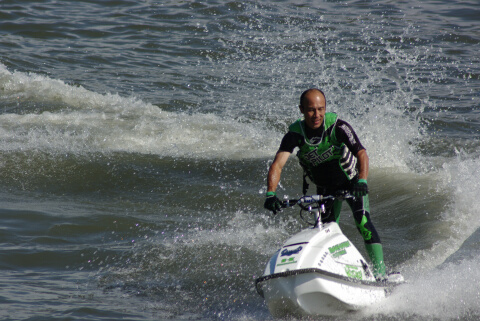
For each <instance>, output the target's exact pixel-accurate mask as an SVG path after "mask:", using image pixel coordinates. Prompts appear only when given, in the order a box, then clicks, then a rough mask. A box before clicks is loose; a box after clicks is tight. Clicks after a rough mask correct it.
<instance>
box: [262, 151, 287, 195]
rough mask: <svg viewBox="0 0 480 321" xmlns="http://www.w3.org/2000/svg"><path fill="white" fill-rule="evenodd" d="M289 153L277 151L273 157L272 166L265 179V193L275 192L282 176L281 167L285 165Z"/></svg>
mask: <svg viewBox="0 0 480 321" xmlns="http://www.w3.org/2000/svg"><path fill="white" fill-rule="evenodd" d="M290 154H291V153H290V152H285V151H280V150H279V151H278V152H277V155H275V159H274V160H273V163H272V165H270V169H269V170H268V178H267V192H275V191H276V190H277V186H278V183H279V182H280V176H281V174H282V169H283V166H285V164H286V163H287V160H288V157H289V156H290Z"/></svg>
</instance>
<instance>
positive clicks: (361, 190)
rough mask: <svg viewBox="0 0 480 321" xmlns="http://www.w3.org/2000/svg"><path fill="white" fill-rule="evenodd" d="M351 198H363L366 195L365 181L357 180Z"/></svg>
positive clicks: (366, 186)
mask: <svg viewBox="0 0 480 321" xmlns="http://www.w3.org/2000/svg"><path fill="white" fill-rule="evenodd" d="M352 193H353V196H355V197H363V196H365V195H367V194H368V185H367V180H366V179H359V180H358V181H357V182H356V183H355V185H353V189H352Z"/></svg>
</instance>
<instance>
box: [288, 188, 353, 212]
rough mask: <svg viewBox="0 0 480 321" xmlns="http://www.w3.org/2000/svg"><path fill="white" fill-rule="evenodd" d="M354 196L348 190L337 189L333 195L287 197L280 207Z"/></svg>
mask: <svg viewBox="0 0 480 321" xmlns="http://www.w3.org/2000/svg"><path fill="white" fill-rule="evenodd" d="M354 197H355V196H353V195H352V194H350V191H338V192H337V193H335V195H306V196H302V197H300V198H298V199H289V200H285V201H282V208H287V207H293V206H295V205H299V206H300V207H302V205H303V204H312V203H319V202H325V201H328V200H335V199H341V200H344V199H349V198H354Z"/></svg>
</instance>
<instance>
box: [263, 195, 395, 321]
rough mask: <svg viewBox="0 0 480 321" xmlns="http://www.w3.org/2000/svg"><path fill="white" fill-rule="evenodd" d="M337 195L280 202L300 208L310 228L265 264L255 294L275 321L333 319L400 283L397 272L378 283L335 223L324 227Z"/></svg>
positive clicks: (314, 196)
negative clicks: (282, 320) (278, 320)
mask: <svg viewBox="0 0 480 321" xmlns="http://www.w3.org/2000/svg"><path fill="white" fill-rule="evenodd" d="M353 197H354V196H353V195H350V194H349V193H348V192H342V193H339V194H338V195H335V196H333V195H326V196H324V195H311V196H303V197H301V198H300V199H297V200H287V201H284V202H283V207H284V208H286V207H291V206H295V205H297V206H299V207H300V208H301V210H300V217H301V218H302V219H303V220H304V221H306V222H307V223H309V224H310V225H312V226H311V227H310V228H306V229H304V230H302V231H300V232H299V233H297V234H295V235H293V236H292V237H290V238H289V239H288V240H286V241H285V243H284V244H283V246H282V247H281V248H280V249H279V250H278V251H276V252H275V254H273V256H272V257H271V259H270V260H269V261H268V263H267V266H266V268H265V272H264V274H263V276H262V277H260V278H258V279H257V280H256V289H257V292H258V293H259V294H260V295H261V296H262V297H263V298H264V299H265V302H266V304H267V306H268V309H269V311H270V313H271V314H272V315H273V316H274V317H278V318H282V317H286V316H294V317H305V316H320V315H322V316H336V315H341V314H343V313H345V312H346V311H352V310H353V311H354V310H359V309H362V308H364V307H367V306H369V305H372V304H375V303H377V302H379V301H381V300H383V299H384V298H385V297H386V296H387V295H388V293H389V292H391V290H392V289H393V287H394V286H396V285H398V284H399V283H402V282H403V277H402V276H401V275H400V274H398V273H396V274H392V275H390V277H389V278H388V279H385V280H376V279H375V277H374V275H373V272H372V268H371V267H370V266H369V265H368V264H367V261H366V260H365V259H364V257H363V256H362V255H361V254H360V252H359V251H358V250H357V248H356V247H355V246H354V244H353V243H352V242H351V241H350V240H349V239H348V238H347V237H346V236H345V235H344V234H343V233H342V231H341V229H340V227H339V225H338V224H337V223H336V222H328V223H322V220H321V218H322V214H325V212H326V210H325V208H326V206H328V204H332V203H333V201H334V200H335V199H347V198H353Z"/></svg>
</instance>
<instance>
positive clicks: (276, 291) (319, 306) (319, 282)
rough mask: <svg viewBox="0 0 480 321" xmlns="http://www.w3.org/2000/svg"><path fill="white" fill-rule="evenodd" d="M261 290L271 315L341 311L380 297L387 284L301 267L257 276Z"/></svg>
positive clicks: (357, 306)
mask: <svg viewBox="0 0 480 321" xmlns="http://www.w3.org/2000/svg"><path fill="white" fill-rule="evenodd" d="M258 281H259V282H258V283H257V285H258V286H257V288H258V289H259V291H261V292H262V293H263V296H264V298H265V302H266V303H267V306H268V309H269V311H270V313H271V314H272V315H273V316H274V317H285V316H288V315H292V316H300V317H301V316H312V315H313V316H315V315H331V316H335V315H341V314H343V313H345V312H346V311H352V310H358V309H361V308H364V307H366V306H368V305H371V304H374V303H376V302H379V301H381V300H382V299H384V298H385V296H386V288H385V286H383V285H382V284H380V283H378V282H368V281H363V282H362V281H358V280H355V279H349V278H346V277H339V276H337V275H333V274H331V273H328V272H326V271H322V270H320V269H304V270H296V271H290V272H285V273H278V274H274V275H271V276H269V277H265V278H263V280H262V278H260V279H259V280H258Z"/></svg>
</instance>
